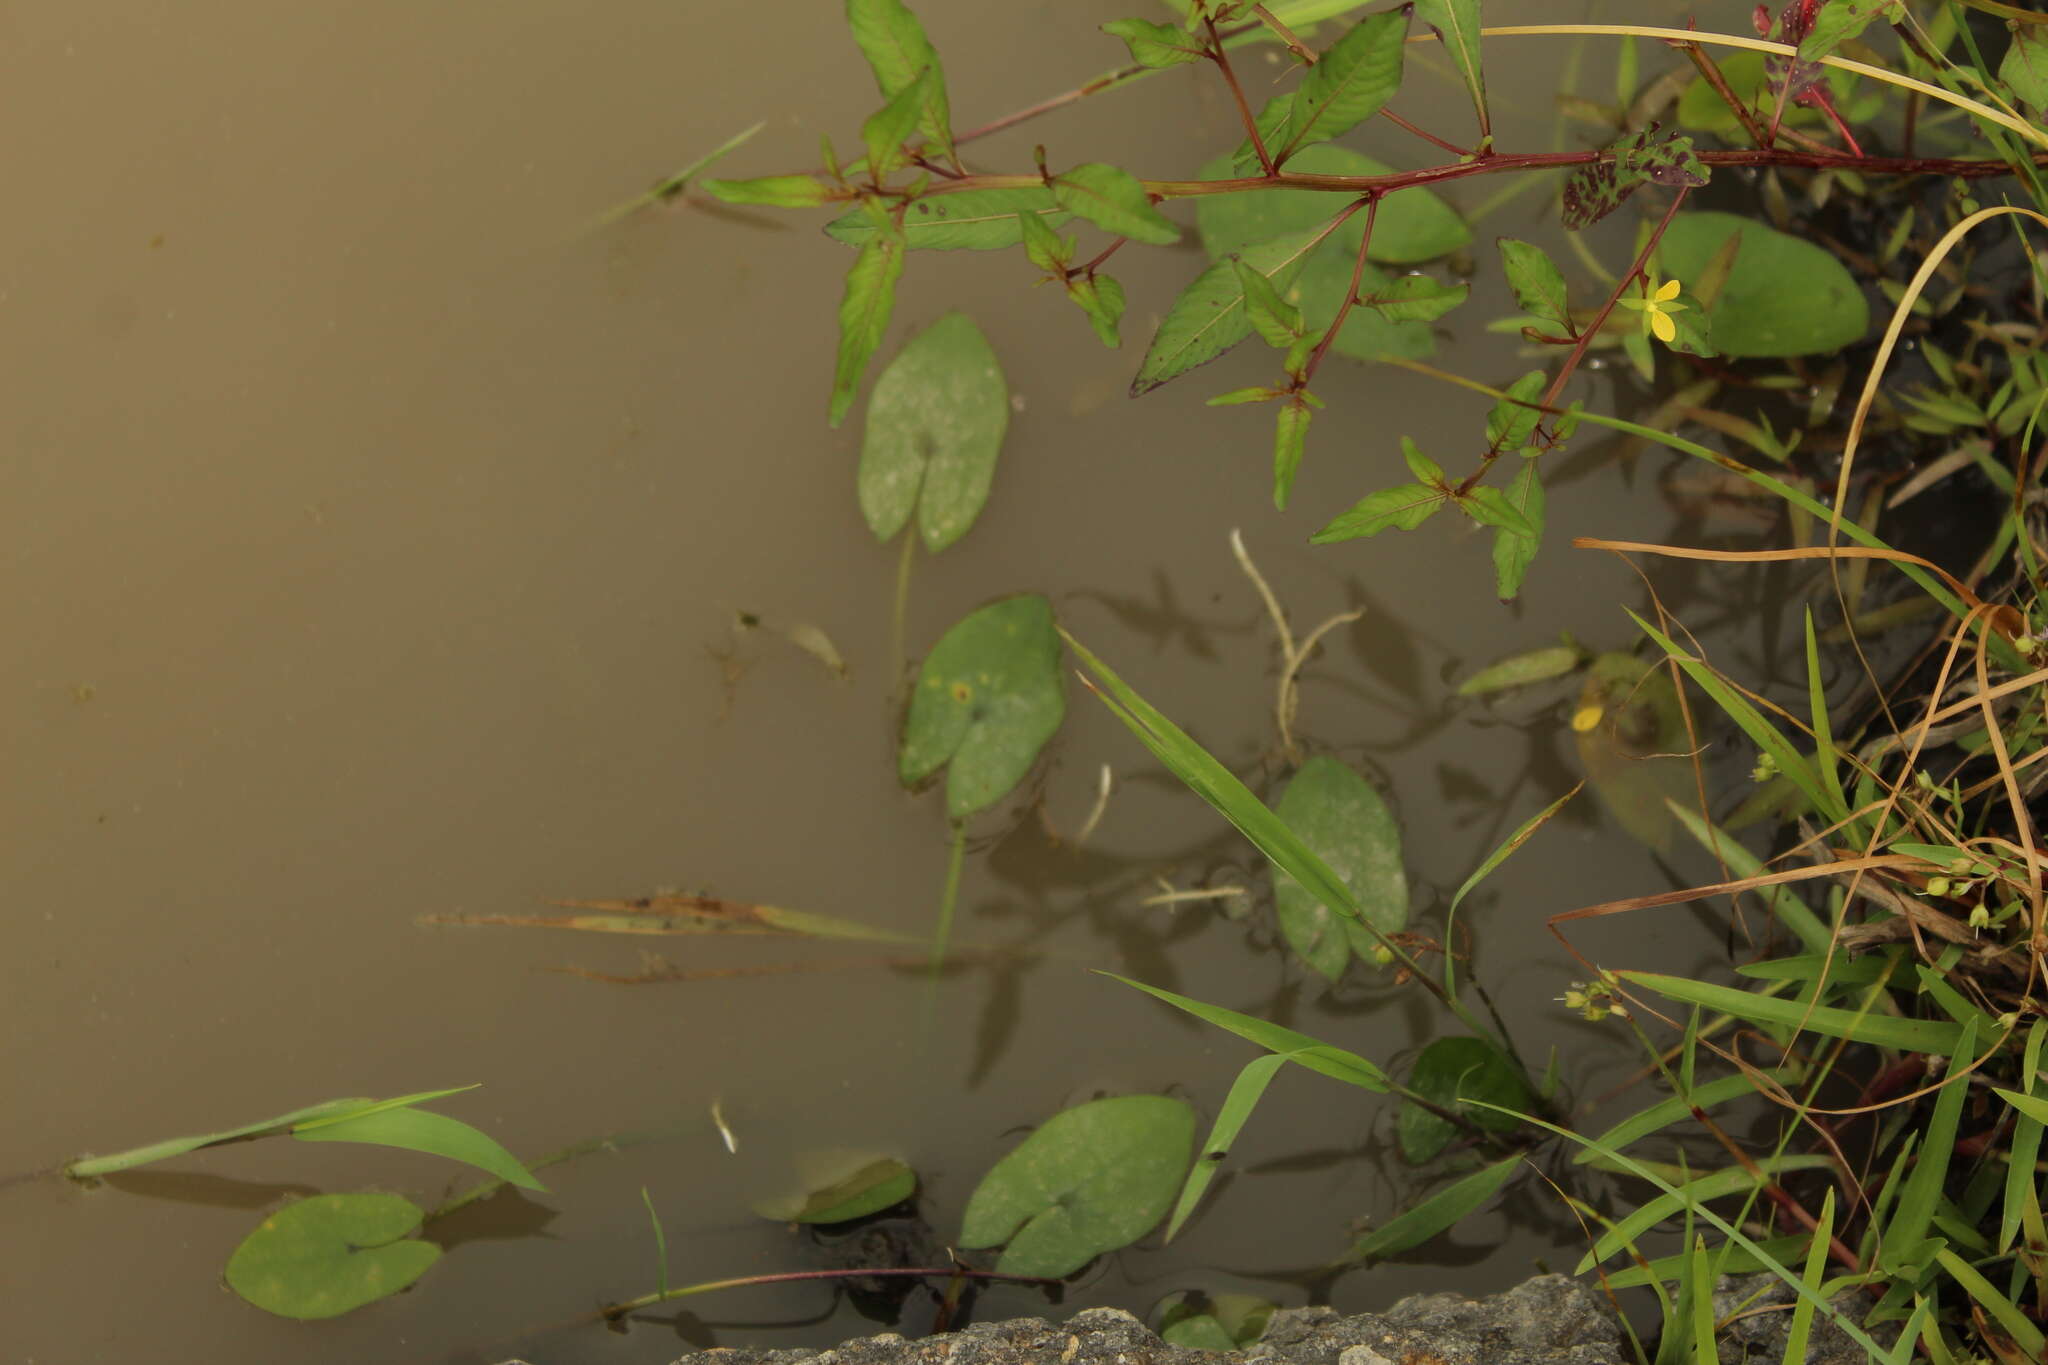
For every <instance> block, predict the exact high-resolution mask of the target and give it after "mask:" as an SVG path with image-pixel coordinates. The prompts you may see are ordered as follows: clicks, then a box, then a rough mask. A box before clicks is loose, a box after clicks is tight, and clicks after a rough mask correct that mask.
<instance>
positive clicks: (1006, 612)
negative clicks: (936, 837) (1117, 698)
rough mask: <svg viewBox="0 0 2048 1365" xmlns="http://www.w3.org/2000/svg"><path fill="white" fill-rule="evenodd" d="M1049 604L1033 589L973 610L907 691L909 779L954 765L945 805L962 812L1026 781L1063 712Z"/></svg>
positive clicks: (902, 756) (957, 814)
mask: <svg viewBox="0 0 2048 1365" xmlns="http://www.w3.org/2000/svg"><path fill="white" fill-rule="evenodd" d="M1059 663H1060V646H1059V636H1058V634H1057V633H1056V632H1055V630H1054V628H1053V619H1052V604H1051V603H1050V602H1047V601H1046V600H1045V599H1044V598H1043V597H1040V596H1038V595H1037V594H1036V593H1030V594H1025V595H1023V596H1019V597H1007V598H1004V599H1003V600H1002V601H999V602H992V603H990V604H989V605H988V606H985V607H982V608H981V609H979V610H978V611H974V612H971V613H969V614H968V615H967V616H965V617H963V618H962V619H961V620H960V622H959V623H958V624H957V625H955V626H954V627H953V628H952V629H951V630H949V631H947V632H946V633H945V635H944V636H943V637H942V638H941V639H940V640H939V642H938V644H936V645H934V646H933V647H932V652H931V653H930V654H929V655H928V656H927V657H926V658H925V661H924V670H923V672H922V673H920V674H919V675H918V679H917V689H916V690H915V691H914V692H913V693H912V694H911V697H910V714H909V717H908V719H907V720H906V721H905V723H904V727H903V746H902V749H901V750H900V752H899V753H898V756H897V771H898V774H899V775H900V776H901V778H902V780H903V784H904V785H905V786H914V785H916V784H917V783H920V782H923V781H925V780H926V779H927V778H929V777H931V775H932V774H934V773H936V772H937V771H938V770H939V769H940V768H941V767H944V766H946V765H947V764H950V765H951V767H950V769H949V771H948V773H947V779H946V814H947V815H948V816H949V817H950V818H952V819H954V820H964V819H966V818H967V817H968V816H970V815H972V814H974V813H975V812H976V811H980V810H986V809H987V808H988V807H990V806H992V805H994V804H995V803H996V802H998V801H1000V800H1002V799H1003V797H1004V796H1006V795H1008V794H1009V791H1010V789H1011V788H1012V787H1015V786H1016V785H1017V783H1018V782H1020V781H1022V780H1023V777H1024V774H1025V773H1027V772H1029V771H1030V770H1031V765H1032V763H1034V762H1035V761H1037V758H1038V751H1039V750H1040V749H1042V748H1044V747H1045V742H1046V741H1047V740H1049V739H1051V738H1052V735H1053V731H1055V730H1057V729H1059V726H1060V719H1061V717H1062V716H1064V715H1065V714H1066V698H1065V696H1064V694H1063V693H1062V692H1061V691H1060V672H1059Z"/></svg>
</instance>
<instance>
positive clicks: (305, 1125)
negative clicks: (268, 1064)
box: [292, 1083, 481, 1137]
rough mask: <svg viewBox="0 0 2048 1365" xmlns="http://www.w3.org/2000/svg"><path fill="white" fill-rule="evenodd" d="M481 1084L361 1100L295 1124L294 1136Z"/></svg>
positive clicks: (407, 1106) (429, 1102)
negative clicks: (382, 1098) (348, 1106)
mask: <svg viewBox="0 0 2048 1365" xmlns="http://www.w3.org/2000/svg"><path fill="white" fill-rule="evenodd" d="M479 1084H481V1083H477V1084H471V1085H458V1086H452V1087H450V1088H449V1089H447V1090H422V1091H419V1092H418V1093H417V1094H412V1095H399V1096H397V1097H396V1098H393V1099H388V1100H360V1101H357V1102H356V1103H355V1105H354V1107H352V1108H348V1109H335V1110H331V1111H330V1112H328V1113H325V1114H319V1115H315V1116H314V1117H312V1118H309V1119H305V1120H303V1121H301V1122H299V1123H295V1124H293V1125H292V1136H294V1137H297V1136H299V1135H300V1134H303V1133H307V1132H311V1131H312V1130H314V1129H316V1128H324V1127H326V1126H328V1125H329V1124H334V1123H346V1122H349V1121H350V1120H352V1119H361V1118H368V1117H369V1116H370V1115H372V1114H383V1113H387V1112H389V1111H391V1110H393V1109H410V1108H412V1107H413V1106H414V1105H416V1104H431V1103H432V1102H433V1101H435V1100H445V1099H447V1098H448V1097H449V1096H450V1095H460V1094H461V1093H462V1092H463V1091H465V1090H475V1089H477V1088H478V1085H479Z"/></svg>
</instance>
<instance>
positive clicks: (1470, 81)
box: [1415, 0, 1493, 142]
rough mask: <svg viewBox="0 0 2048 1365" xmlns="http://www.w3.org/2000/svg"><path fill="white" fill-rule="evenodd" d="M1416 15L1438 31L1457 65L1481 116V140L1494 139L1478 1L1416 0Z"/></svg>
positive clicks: (1452, 62)
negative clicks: (1482, 65)
mask: <svg viewBox="0 0 2048 1365" xmlns="http://www.w3.org/2000/svg"><path fill="white" fill-rule="evenodd" d="M1415 17H1416V18H1418V19H1420V20H1421V21H1422V22H1423V23H1425V24H1428V25H1429V26H1430V27H1431V28H1432V29H1434V30H1436V36H1437V38H1438V40H1439V41H1441V42H1442V43H1443V45H1444V54H1445V55H1446V56H1448V57H1449V58H1450V59H1451V65H1452V66H1455V67H1456V68H1458V76H1459V78H1460V79H1462V80H1463V81H1464V82H1465V89H1466V90H1468V91H1470V92H1471V95H1472V108H1473V110H1474V111H1475V112H1476V113H1477V114H1478V115H1479V136H1480V138H1481V140H1482V142H1490V141H1492V131H1491V130H1492V126H1493V124H1492V120H1491V119H1489V118H1488V117H1487V113H1486V77H1485V75H1484V74H1482V72H1481V70H1480V66H1479V0H1415Z"/></svg>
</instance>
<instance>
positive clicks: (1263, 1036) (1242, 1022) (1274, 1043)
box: [1098, 972, 1398, 1095]
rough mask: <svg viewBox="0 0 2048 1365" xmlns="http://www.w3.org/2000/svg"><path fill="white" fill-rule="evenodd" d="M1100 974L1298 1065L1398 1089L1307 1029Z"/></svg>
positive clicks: (1380, 1090) (1381, 1090) (1384, 1090)
mask: <svg viewBox="0 0 2048 1365" xmlns="http://www.w3.org/2000/svg"><path fill="white" fill-rule="evenodd" d="M1098 974H1099V975H1101V976H1106V977H1108V978H1109V979H1110V980H1112V981H1121V982H1123V983H1124V984H1125V985H1126V986H1130V987H1133V988H1134V989H1137V990H1141V991H1143V992H1145V994H1147V995H1150V996H1153V997H1156V998H1157V999H1160V1000H1164V1001H1165V1002H1166V1003H1167V1004H1169V1005H1172V1006H1173V1007H1174V1008H1176V1009H1181V1010H1186V1011H1187V1012H1188V1013H1189V1014H1192V1015H1194V1016H1195V1018H1197V1019H1200V1020H1202V1021H1203V1022H1204V1023H1209V1024H1214V1025H1215V1026H1216V1027H1217V1028H1220V1029H1225V1030H1227V1031H1229V1032H1231V1033H1235V1034H1236V1035H1237V1036H1238V1037H1240V1038H1244V1039H1247V1040H1249V1041H1251V1042H1254V1043H1257V1044H1258V1045H1259V1046H1260V1047H1262V1048H1265V1049H1266V1050H1267V1051H1268V1052H1277V1053H1280V1054H1282V1055H1283V1056H1285V1057H1286V1058H1287V1060H1288V1061H1290V1062H1293V1063H1295V1064H1296V1065H1297V1066H1305V1067H1307V1068H1308V1069H1309V1070H1310V1071H1313V1072H1316V1073H1317V1074H1319V1075H1323V1076H1328V1077H1329V1078H1330V1079H1331V1080H1335V1081H1342V1082H1344V1083H1345V1084H1346V1085H1355V1086H1357V1087H1359V1088H1360V1089H1361V1090H1370V1091H1373V1092H1374V1093H1375V1094H1381V1095H1384V1094H1388V1093H1389V1092H1391V1091H1393V1090H1396V1089H1398V1087H1397V1086H1395V1084H1394V1082H1393V1079H1392V1078H1391V1077H1390V1076H1388V1075H1387V1073H1386V1072H1384V1071H1382V1070H1380V1069H1379V1068H1378V1067H1377V1066H1374V1065H1373V1064H1372V1063H1371V1062H1369V1061H1367V1060H1366V1059H1365V1058H1363V1057H1361V1056H1359V1055H1358V1054H1357V1053H1355V1052H1346V1051H1345V1050H1344V1049H1343V1048H1341V1047H1331V1046H1330V1045H1329V1044H1328V1043H1323V1042H1318V1041H1317V1040H1315V1039H1314V1038H1311V1037H1309V1036H1308V1035H1307V1034H1305V1033H1296V1032H1295V1031H1294V1030H1293V1029H1291V1028H1285V1027H1283V1026H1281V1025H1279V1024H1274V1023H1269V1022H1267V1021H1266V1020H1264V1019H1259V1018H1256V1017H1254V1016H1252V1015H1249V1014H1239V1013H1238V1012H1237V1011H1236V1010H1230V1009H1225V1008H1223V1006H1221V1005H1207V1004H1204V1003H1202V1002H1201V1001H1200V1000H1190V999H1189V998H1188V997H1187V996H1185V995H1175V994H1174V993H1173V992H1172V991H1168V990H1161V989H1160V988H1159V987H1157V986H1148V985H1146V984H1145V983H1144V982H1142V981H1133V980H1132V979H1131V978H1129V977H1127V976H1118V975H1117V974H1116V973H1115V972H1098Z"/></svg>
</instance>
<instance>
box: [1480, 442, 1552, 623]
mask: <svg viewBox="0 0 2048 1365" xmlns="http://www.w3.org/2000/svg"><path fill="white" fill-rule="evenodd" d="M1536 471H1537V464H1536V461H1534V460H1524V461H1523V462H1522V467H1521V468H1520V469H1517V470H1516V471H1515V477H1514V479H1513V480H1512V481H1511V482H1510V483H1509V484H1508V489H1507V493H1506V495H1505V496H1506V499H1507V504H1508V506H1510V507H1512V508H1513V509H1514V510H1515V511H1516V512H1517V513H1519V514H1520V516H1521V518H1522V520H1523V521H1524V522H1525V523H1527V525H1528V526H1529V528H1530V532H1529V533H1527V534H1525V533H1523V532H1521V531H1517V530H1511V529H1510V528H1508V527H1507V526H1502V527H1500V528H1499V529H1498V530H1496V531H1495V532H1494V533H1493V580H1494V592H1495V593H1496V594H1497V595H1498V596H1499V597H1500V600H1501V601H1503V602H1508V601H1512V600H1513V599H1514V598H1515V596H1516V595H1517V594H1519V593H1520V592H1521V591H1522V580H1523V579H1524V578H1525V577H1527V576H1528V573H1529V566H1530V565H1531V564H1533V563H1535V562H1536V552H1537V551H1538V550H1539V549H1541V548H1542V546H1543V502H1544V494H1543V479H1542V476H1541V475H1539V474H1538V473H1537V472H1536Z"/></svg>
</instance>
